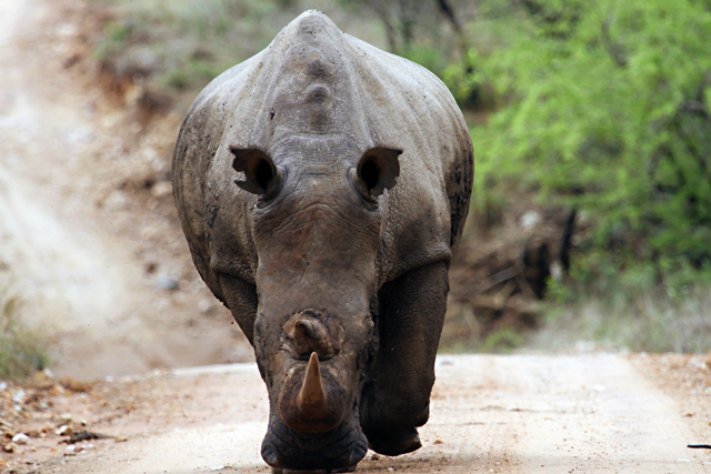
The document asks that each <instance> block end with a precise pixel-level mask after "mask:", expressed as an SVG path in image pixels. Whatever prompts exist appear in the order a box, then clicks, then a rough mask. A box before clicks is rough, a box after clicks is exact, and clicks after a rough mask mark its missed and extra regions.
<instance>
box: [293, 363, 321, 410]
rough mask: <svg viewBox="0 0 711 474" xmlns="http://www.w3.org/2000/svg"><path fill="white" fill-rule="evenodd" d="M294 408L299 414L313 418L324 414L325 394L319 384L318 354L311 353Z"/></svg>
mask: <svg viewBox="0 0 711 474" xmlns="http://www.w3.org/2000/svg"><path fill="white" fill-rule="evenodd" d="M296 406H297V408H298V410H299V411H300V412H301V413H304V414H308V415H310V416H313V417H317V418H318V417H321V416H324V415H325V414H326V410H327V405H326V392H325V391H324V389H323V383H322V382H321V368H320V367H319V363H318V354H317V353H316V352H312V353H311V357H310V358H309V365H308V366H307V367H306V374H305V375H304V383H303V384H302V385H301V390H299V394H298V395H297V396H296Z"/></svg>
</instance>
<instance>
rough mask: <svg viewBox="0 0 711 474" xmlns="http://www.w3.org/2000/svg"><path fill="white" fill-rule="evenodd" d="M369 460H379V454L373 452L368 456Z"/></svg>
mask: <svg viewBox="0 0 711 474" xmlns="http://www.w3.org/2000/svg"><path fill="white" fill-rule="evenodd" d="M370 460H371V461H379V460H380V455H379V454H376V453H373V455H372V456H371V457H370Z"/></svg>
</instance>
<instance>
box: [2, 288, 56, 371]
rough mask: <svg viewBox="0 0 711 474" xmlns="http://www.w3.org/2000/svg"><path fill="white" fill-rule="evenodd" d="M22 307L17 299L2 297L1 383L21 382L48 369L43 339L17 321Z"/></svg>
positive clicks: (5, 295)
mask: <svg viewBox="0 0 711 474" xmlns="http://www.w3.org/2000/svg"><path fill="white" fill-rule="evenodd" d="M5 290H7V289H5ZM20 304H21V303H20V300H19V299H18V298H17V297H11V296H8V295H7V294H4V295H0V379H8V378H22V377H25V376H27V375H30V374H31V373H33V372H34V371H36V370H42V369H44V368H45V367H47V366H48V365H49V359H48V357H47V355H46V353H45V352H44V350H43V347H42V342H41V341H40V338H39V337H38V336H37V335H36V334H32V333H30V332H29V331H27V330H26V329H25V328H24V327H22V326H21V325H20V324H19V323H18V321H17V313H18V310H19V306H20Z"/></svg>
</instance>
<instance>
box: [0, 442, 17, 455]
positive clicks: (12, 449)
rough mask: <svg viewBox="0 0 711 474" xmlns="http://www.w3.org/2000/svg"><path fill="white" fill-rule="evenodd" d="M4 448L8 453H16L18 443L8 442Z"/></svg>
mask: <svg viewBox="0 0 711 474" xmlns="http://www.w3.org/2000/svg"><path fill="white" fill-rule="evenodd" d="M2 450H3V451H4V452H6V453H14V452H15V451H16V450H17V445H16V444H15V443H6V444H5V445H3V447H2Z"/></svg>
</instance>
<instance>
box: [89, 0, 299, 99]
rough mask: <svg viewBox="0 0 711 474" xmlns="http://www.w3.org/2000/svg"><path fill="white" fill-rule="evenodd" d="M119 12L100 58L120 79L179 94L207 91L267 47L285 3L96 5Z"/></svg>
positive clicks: (193, 0) (111, 0)
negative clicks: (220, 76) (206, 87)
mask: <svg viewBox="0 0 711 474" xmlns="http://www.w3.org/2000/svg"><path fill="white" fill-rule="evenodd" d="M95 3H99V4H107V5H108V4H111V5H113V6H114V7H115V8H116V9H117V12H118V15H117V18H116V19H115V20H114V21H113V22H111V23H109V24H108V25H107V27H106V29H105V31H104V34H103V36H102V38H101V39H100V40H99V42H98V44H97V46H96V48H95V56H96V57H97V59H99V60H100V61H102V62H104V63H105V64H108V65H110V66H111V67H112V68H113V70H114V71H115V72H116V73H118V74H124V75H128V76H132V77H136V76H138V77H141V78H144V79H146V78H147V79H148V80H149V81H155V85H156V86H157V87H159V88H164V89H168V90H171V89H173V90H174V91H182V90H185V89H195V88H199V87H202V86H204V85H205V84H206V83H207V82H208V81H209V80H211V79H212V78H214V77H215V76H216V75H218V74H219V73H220V72H222V71H224V70H225V69H227V68H228V67H230V66H232V65H234V64H236V63H237V62H239V61H241V60H243V59H246V58H247V57H249V56H251V55H252V54H254V53H256V52H257V51H259V50H260V49H262V48H264V47H265V46H266V45H267V44H268V43H269V41H270V40H271V37H272V36H273V32H274V31H276V30H278V28H279V26H281V25H280V24H279V23H278V22H279V21H282V20H281V15H279V14H277V13H278V10H279V8H280V5H281V4H283V3H285V2H268V1H267V2H245V1H240V0H219V1H217V0H215V1H209V2H206V1H203V0H186V1H181V2H174V1H170V0H145V1H137V0H119V1H116V0H95Z"/></svg>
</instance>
